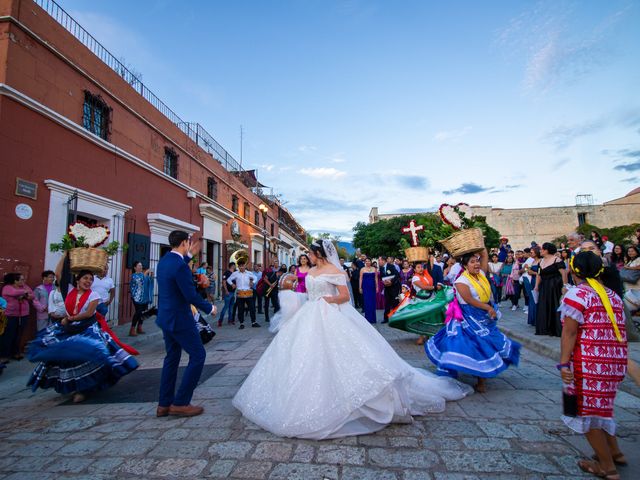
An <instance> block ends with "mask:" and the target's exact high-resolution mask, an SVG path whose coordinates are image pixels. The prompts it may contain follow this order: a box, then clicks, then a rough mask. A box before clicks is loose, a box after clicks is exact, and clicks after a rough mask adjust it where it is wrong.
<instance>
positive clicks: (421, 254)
mask: <svg viewBox="0 0 640 480" xmlns="http://www.w3.org/2000/svg"><path fill="white" fill-rule="evenodd" d="M404 254H405V255H406V256H407V260H408V261H409V262H425V261H427V260H429V249H428V248H427V247H411V248H405V250H404Z"/></svg>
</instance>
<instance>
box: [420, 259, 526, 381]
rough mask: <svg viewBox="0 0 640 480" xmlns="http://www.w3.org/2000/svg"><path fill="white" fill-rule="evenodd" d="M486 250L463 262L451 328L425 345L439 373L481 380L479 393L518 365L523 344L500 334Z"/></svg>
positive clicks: (450, 317)
mask: <svg viewBox="0 0 640 480" xmlns="http://www.w3.org/2000/svg"><path fill="white" fill-rule="evenodd" d="M488 261H489V255H488V253H487V250H486V249H483V250H482V251H481V252H479V253H467V254H465V255H462V257H461V258H460V264H461V265H462V267H463V269H464V270H463V271H462V273H461V274H460V276H459V277H458V278H457V279H456V280H455V283H454V286H455V288H456V298H455V299H454V301H453V302H452V303H451V304H450V306H449V310H448V312H447V322H448V323H447V324H446V325H445V326H444V327H443V328H442V330H440V331H439V332H438V333H437V334H436V335H435V336H433V337H432V338H431V339H429V341H428V342H427V344H426V345H425V351H426V353H427V356H428V357H429V359H430V360H431V361H432V362H433V363H434V364H435V365H436V366H437V367H438V370H437V373H438V374H440V375H447V376H451V377H454V378H455V377H457V376H458V373H459V372H462V373H468V374H470V375H475V376H476V377H478V383H477V385H476V390H477V391H478V392H484V391H486V386H485V378H491V377H495V376H496V375H498V374H499V373H500V372H502V371H503V370H505V369H506V368H507V367H508V366H509V365H511V364H514V365H517V364H518V360H519V358H520V344H519V343H517V342H515V341H513V340H511V339H509V338H508V337H507V336H506V335H504V334H503V333H502V332H501V331H500V330H498V326H497V320H498V319H499V318H500V312H499V311H498V306H497V304H496V303H495V301H494V299H493V298H492V295H491V286H490V284H489V280H488V279H487V277H486V274H485V272H486V271H487V265H488Z"/></svg>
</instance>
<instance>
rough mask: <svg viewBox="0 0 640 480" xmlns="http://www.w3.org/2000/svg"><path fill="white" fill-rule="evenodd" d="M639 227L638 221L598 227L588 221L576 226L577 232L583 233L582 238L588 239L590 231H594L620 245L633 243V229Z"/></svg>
mask: <svg viewBox="0 0 640 480" xmlns="http://www.w3.org/2000/svg"><path fill="white" fill-rule="evenodd" d="M639 227H640V223H632V224H631V225H620V226H617V227H611V228H600V227H596V226H595V225H591V224H589V223H585V224H583V225H581V226H579V227H578V230H577V232H578V233H581V234H583V235H584V238H586V239H590V238H591V232H592V231H594V230H595V231H596V232H598V233H599V234H600V236H606V237H608V238H609V241H610V242H613V243H615V244H618V243H619V244H621V245H628V244H631V243H633V239H634V238H635V231H636V229H638V228H639Z"/></svg>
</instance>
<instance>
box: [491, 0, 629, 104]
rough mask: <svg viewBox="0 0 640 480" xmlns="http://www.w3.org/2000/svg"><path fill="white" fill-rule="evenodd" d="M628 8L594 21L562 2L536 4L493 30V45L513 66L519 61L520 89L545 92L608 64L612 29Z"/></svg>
mask: <svg viewBox="0 0 640 480" xmlns="http://www.w3.org/2000/svg"><path fill="white" fill-rule="evenodd" d="M629 9H630V6H627V7H624V8H622V9H621V10H618V11H613V12H611V13H610V14H609V15H606V16H604V17H598V20H596V22H595V23H594V22H593V20H592V19H587V18H586V17H585V15H583V12H582V11H581V10H578V9H576V8H575V6H572V4H570V3H567V2H555V1H550V0H549V1H544V0H543V1H539V2H536V3H534V4H533V5H532V6H530V7H528V8H527V9H526V10H525V11H524V12H522V13H521V14H520V15H518V16H517V17H515V18H513V19H512V20H511V21H510V22H509V23H508V25H507V26H506V27H505V28H503V29H502V30H501V31H498V32H497V36H496V43H497V45H498V46H499V47H500V48H501V49H502V50H503V51H504V52H505V53H507V54H508V55H509V56H510V57H512V58H513V59H514V60H515V61H517V62H518V63H519V62H521V61H522V59H524V61H525V72H524V78H523V82H522V83H523V87H524V89H525V90H526V91H527V92H530V93H531V92H536V91H538V92H545V91H548V90H550V89H551V88H553V87H555V86H556V85H558V84H560V83H564V84H571V83H574V82H576V81H578V80H581V79H582V78H583V77H585V76H586V75H588V74H590V73H591V72H593V71H595V70H597V69H599V68H602V66H603V65H604V64H606V63H608V62H610V61H611V58H613V56H614V55H615V51H616V48H615V46H614V44H612V42H611V37H612V33H614V32H615V28H616V26H617V25H618V24H619V23H621V22H623V21H625V20H627V19H628V18H630V16H629V15H627V12H628V11H629Z"/></svg>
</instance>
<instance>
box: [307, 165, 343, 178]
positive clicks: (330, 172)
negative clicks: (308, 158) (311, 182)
mask: <svg viewBox="0 0 640 480" xmlns="http://www.w3.org/2000/svg"><path fill="white" fill-rule="evenodd" d="M298 173H301V174H302V175H307V176H309V177H313V178H340V177H344V176H345V175H346V174H347V172H345V171H343V170H338V169H336V168H333V167H330V168H326V167H318V168H303V169H300V170H298Z"/></svg>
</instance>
